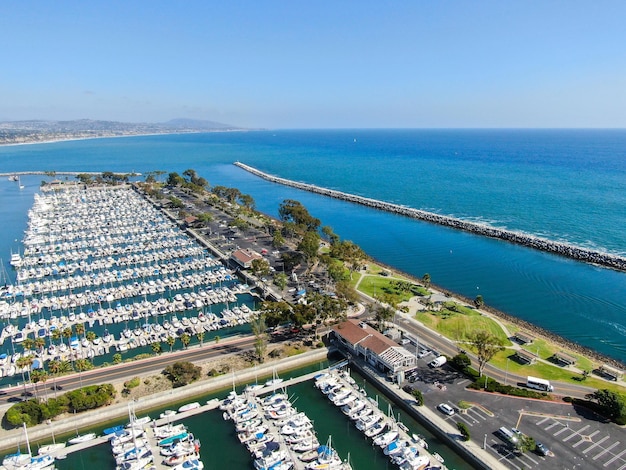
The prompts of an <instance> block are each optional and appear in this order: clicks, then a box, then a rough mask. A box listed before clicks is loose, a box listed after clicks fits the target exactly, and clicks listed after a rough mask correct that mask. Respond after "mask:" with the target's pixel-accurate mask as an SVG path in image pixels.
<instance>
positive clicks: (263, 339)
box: [250, 315, 267, 362]
mask: <svg viewBox="0 0 626 470" xmlns="http://www.w3.org/2000/svg"><path fill="white" fill-rule="evenodd" d="M250 327H251V328H252V334H253V335H254V352H255V353H256V356H257V360H258V361H259V362H264V361H265V352H266V351H267V335H266V333H265V330H266V328H267V327H266V325H265V320H264V318H263V315H257V317H256V318H253V319H252V320H250Z"/></svg>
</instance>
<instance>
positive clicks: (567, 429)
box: [553, 427, 571, 436]
mask: <svg viewBox="0 0 626 470" xmlns="http://www.w3.org/2000/svg"><path fill="white" fill-rule="evenodd" d="M564 431H571V429H570V428H568V427H563V428H561V430H560V431H557V432H555V433H554V434H553V436H558V435H559V434H561V433H562V432H564Z"/></svg>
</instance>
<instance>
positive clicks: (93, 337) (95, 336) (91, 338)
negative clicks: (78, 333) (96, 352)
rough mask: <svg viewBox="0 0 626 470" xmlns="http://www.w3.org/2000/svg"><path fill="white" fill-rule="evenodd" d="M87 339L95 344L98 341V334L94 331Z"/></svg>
mask: <svg viewBox="0 0 626 470" xmlns="http://www.w3.org/2000/svg"><path fill="white" fill-rule="evenodd" d="M85 337H86V338H87V340H89V341H91V342H92V343H93V340H94V339H96V338H97V337H98V335H96V333H95V332H93V331H88V332H87V334H86V336H85Z"/></svg>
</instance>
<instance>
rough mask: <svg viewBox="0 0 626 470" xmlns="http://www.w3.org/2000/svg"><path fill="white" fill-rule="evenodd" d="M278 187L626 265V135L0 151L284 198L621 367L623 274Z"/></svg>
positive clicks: (22, 205) (6, 250)
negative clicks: (472, 225) (188, 173)
mask: <svg viewBox="0 0 626 470" xmlns="http://www.w3.org/2000/svg"><path fill="white" fill-rule="evenodd" d="M234 161H242V162H244V163H246V164H249V165H252V166H255V167H257V168H259V169H260V170H262V171H265V172H268V173H271V174H275V175H277V176H281V177H284V178H289V179H293V180H296V181H302V182H307V183H312V184H316V185H319V186H324V187H329V188H332V189H337V190H341V191H345V192H350V193H355V194H359V195H362V196H366V197H371V198H375V199H380V200H385V201H390V202H395V203H398V204H403V205H406V206H410V207H415V208H419V209H425V210H429V211H432V212H437V213H441V214H446V215H451V216H455V217H459V218H463V219H467V220H473V221H481V222H485V223H489V224H492V225H494V226H497V227H505V228H508V229H512V230H520V231H524V232H527V233H531V234H535V235H539V236H542V237H545V238H550V239H554V240H559V241H565V242H570V243H574V244H577V245H582V246H585V247H590V248H594V249H598V250H603V251H608V252H611V253H616V254H621V255H624V254H626V230H624V229H625V228H626V131H622V130H333V131H328V130H310V131H295V130H290V131H285V130H277V131H259V132H237V133H211V134H193V135H170V136H145V137H132V138H117V139H98V140H86V141H75V142H59V143H53V144H38V145H25V146H14V147H2V148H0V171H4V172H8V171H27V170H43V171H45V170H56V171H63V170H65V171H123V172H131V171H138V172H144V173H145V172H147V171H151V170H163V171H168V172H169V171H177V172H179V173H181V172H183V171H184V170H186V169H188V168H193V169H195V170H196V171H197V172H198V173H199V174H200V175H201V176H203V177H205V178H206V179H207V180H208V181H209V182H210V184H212V185H217V184H220V185H226V186H233V187H237V188H239V189H240V190H241V191H242V192H244V193H247V194H250V195H251V196H252V197H253V198H254V199H255V201H256V206H257V208H258V209H259V210H261V211H263V212H266V213H269V214H272V215H276V214H277V209H278V206H279V204H280V203H281V202H282V201H283V200H284V199H287V198H291V199H296V200H299V201H301V202H302V203H303V204H304V205H305V206H306V207H307V208H308V209H309V211H310V212H311V213H312V214H313V215H315V216H316V217H318V218H320V219H321V220H322V224H323V225H329V226H331V227H333V229H334V230H335V232H337V233H338V234H339V235H340V236H341V237H342V238H344V239H349V240H353V241H354V242H355V243H357V244H359V245H360V246H361V247H362V248H363V249H365V250H366V251H367V252H368V253H369V254H370V255H371V256H373V257H374V258H376V259H377V260H379V261H382V262H384V263H386V264H388V265H391V266H393V267H396V268H397V269H400V270H402V271H404V272H407V273H409V274H412V275H414V276H417V277H421V276H422V275H423V274H424V273H426V272H428V273H429V274H430V275H431V278H432V280H433V282H434V283H435V284H438V285H440V286H442V287H445V288H447V289H449V290H451V291H455V292H458V293H461V294H463V295H465V296H467V297H470V298H473V297H475V296H476V295H477V294H481V295H483V297H484V299H485V301H486V302H487V303H488V304H489V305H491V306H493V307H495V308H498V309H501V310H503V311H505V312H507V313H509V314H511V315H514V316H516V317H519V318H522V319H524V320H527V321H529V322H532V323H535V324H537V325H538V326H541V327H543V328H545V329H547V330H549V331H552V332H554V333H556V334H559V335H561V336H563V337H565V338H567V339H569V340H571V341H574V342H577V343H579V344H582V345H584V346H587V347H589V348H592V349H594V350H597V351H599V352H601V353H603V354H606V355H608V356H611V357H613V358H615V359H617V360H620V361H623V362H626V301H625V300H624V292H626V274H624V273H620V272H616V271H612V270H609V269H604V268H599V267H597V266H591V265H587V264H584V263H580V262H577V261H573V260H569V259H564V258H561V257H558V256H555V255H551V254H547V253H541V252H537V251H534V250H530V249H527V248H524V247H520V246H516V245H512V244H509V243H506V242H503V241H499V240H491V239H486V238H483V237H479V236H477V235H473V234H467V233H463V232H458V231H455V230H452V229H449V228H444V227H439V226H435V225H431V224H428V223H425V222H421V221H416V220H411V219H406V218H403V217H399V216H394V215H392V214H387V213H384V212H379V211H375V210H373V209H368V208H364V207H360V206H356V205H353V204H349V203H346V202H343V201H336V200H331V199H328V198H324V197H322V196H319V195H314V194H309V193H306V192H303V191H299V190H295V189H293V188H287V187H283V186H280V185H276V184H272V183H269V182H266V181H263V180H261V179H259V178H257V177H255V176H253V175H250V174H248V173H246V172H245V171H243V170H241V169H239V168H237V167H235V166H233V165H232V163H233V162H234ZM41 179H42V177H35V176H33V177H28V178H23V179H22V183H24V184H25V185H26V188H25V189H24V190H22V191H19V189H18V188H17V185H16V184H15V183H11V182H8V181H0V198H1V199H0V218H2V220H3V223H2V224H0V256H1V257H2V258H3V260H4V264H5V266H8V259H9V258H10V253H11V250H13V251H15V250H17V249H19V248H20V244H19V240H21V237H22V231H23V230H24V228H25V224H26V220H27V216H26V211H27V209H28V207H30V204H32V191H34V190H36V188H37V186H38V185H39V182H40V181H41Z"/></svg>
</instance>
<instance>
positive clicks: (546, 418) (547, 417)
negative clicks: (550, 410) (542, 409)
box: [537, 416, 551, 426]
mask: <svg viewBox="0 0 626 470" xmlns="http://www.w3.org/2000/svg"><path fill="white" fill-rule="evenodd" d="M550 419H551V418H550V417H549V416H546V417H545V418H543V419H542V420H540V421H539V422H538V423H537V426H541V425H542V424H543V423H545V422H546V421H549V420H550Z"/></svg>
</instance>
